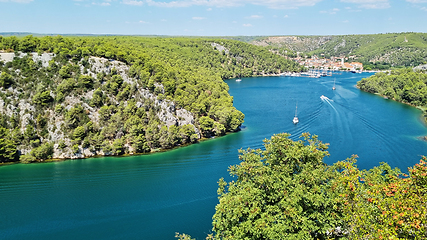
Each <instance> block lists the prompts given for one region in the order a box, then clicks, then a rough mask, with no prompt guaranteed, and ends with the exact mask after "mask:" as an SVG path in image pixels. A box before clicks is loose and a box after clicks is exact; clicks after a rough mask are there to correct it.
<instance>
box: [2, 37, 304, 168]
mask: <svg viewBox="0 0 427 240" xmlns="http://www.w3.org/2000/svg"><path fill="white" fill-rule="evenodd" d="M0 49H2V52H0V57H1V59H0V97H1V98H0V108H1V109H0V110H1V111H0V112H1V114H0V147H1V149H2V152H0V155H1V156H0V162H18V161H19V162H24V163H29V162H37V161H46V160H47V159H75V158H87V157H93V156H98V155H101V156H105V155H113V156H119V155H132V154H139V153H149V152H155V151H158V150H159V149H162V150H164V149H172V148H175V147H176V146H182V145H188V144H192V143H196V142H198V141H200V140H201V139H203V138H210V137H213V136H216V137H217V136H223V135H225V134H226V133H228V132H234V131H237V130H239V128H240V126H241V125H242V123H243V119H244V115H243V113H241V112H240V111H238V110H237V109H236V108H235V107H234V106H233V98H232V97H231V96H230V95H229V94H228V85H227V84H226V83H225V82H224V81H223V80H225V79H230V78H235V77H237V76H239V77H251V76H266V75H276V74H280V73H281V72H285V71H293V72H299V71H302V70H303V67H301V66H299V65H298V64H297V63H295V62H293V61H291V60H287V59H285V58H284V57H281V56H279V55H277V54H274V53H271V52H269V51H268V50H267V49H265V48H262V47H257V46H253V45H250V44H247V43H242V42H238V41H234V40H224V39H202V38H200V39H197V38H144V37H129V36H111V37H62V36H56V37H50V36H46V37H40V38H36V37H33V36H26V37H23V38H16V37H13V36H12V37H7V38H4V37H1V36H0Z"/></svg>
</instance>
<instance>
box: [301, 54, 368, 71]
mask: <svg viewBox="0 0 427 240" xmlns="http://www.w3.org/2000/svg"><path fill="white" fill-rule="evenodd" d="M353 58H354V56H350V57H331V58H330V59H326V58H319V57H317V56H316V55H313V56H312V57H311V58H302V57H297V58H294V60H295V61H296V62H298V63H299V64H301V65H303V66H304V67H306V68H309V69H321V70H348V71H363V64H362V63H360V62H346V61H348V60H349V59H353Z"/></svg>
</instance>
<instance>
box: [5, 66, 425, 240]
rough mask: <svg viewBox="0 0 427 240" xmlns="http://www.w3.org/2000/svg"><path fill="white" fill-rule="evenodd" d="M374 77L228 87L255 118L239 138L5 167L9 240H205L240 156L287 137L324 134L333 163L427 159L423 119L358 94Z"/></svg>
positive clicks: (400, 163)
mask: <svg viewBox="0 0 427 240" xmlns="http://www.w3.org/2000/svg"><path fill="white" fill-rule="evenodd" d="M369 75H370V74H368V73H363V74H352V73H342V74H334V75H333V76H332V77H324V78H319V79H313V78H296V77H266V78H244V79H243V80H242V81H241V82H236V81H234V80H229V81H227V83H228V84H229V86H230V94H231V95H232V96H234V104H235V106H236V108H238V109H239V110H241V111H242V112H243V113H244V114H245V115H246V117H245V123H244V126H243V128H242V131H240V132H238V133H234V134H230V135H228V136H225V137H221V138H217V139H212V140H209V141H206V142H202V143H200V144H195V145H192V146H188V147H184V148H179V149H176V150H173V151H169V152H165V153H156V154H152V155H144V156H134V157H121V158H118V157H107V158H92V159H85V160H70V161H64V162H56V163H45V164H29V165H23V164H17V165H11V166H4V167H0V239H43V240H48V239H55V240H56V239H91V240H92V239H175V238H174V234H175V232H182V233H188V234H191V235H192V236H193V237H196V238H198V239H204V237H205V236H206V234H208V233H210V231H211V228H212V226H211V222H212V215H213V214H214V212H215V205H216V204H217V202H218V199H217V195H216V190H217V181H218V179H219V178H221V177H225V178H226V179H230V177H229V175H228V172H227V168H228V166H229V165H232V164H238V163H239V160H238V152H237V151H238V149H241V148H243V149H246V148H248V147H250V148H260V147H262V140H263V139H265V138H270V137H271V135H273V134H275V133H280V132H288V133H290V134H292V138H293V139H298V136H300V135H301V133H303V132H310V133H312V134H316V135H318V136H319V138H320V140H322V141H323V142H327V143H330V148H329V152H330V154H331V155H330V157H327V158H325V162H326V163H329V164H331V163H334V162H336V161H338V160H343V159H346V158H348V157H350V156H351V155H352V154H357V155H358V156H359V160H358V166H359V167H360V168H371V167H373V166H377V165H378V164H379V162H388V163H389V164H390V165H391V166H393V167H399V168H401V169H402V170H406V169H407V167H409V166H411V165H414V164H415V163H416V162H418V161H419V159H420V158H421V155H423V154H426V150H427V144H426V142H423V141H421V140H419V139H418V138H419V137H420V136H423V135H427V131H426V128H425V126H424V125H423V123H422V122H421V120H420V114H421V112H420V111H419V110H417V109H414V108H411V107H408V106H406V105H404V104H400V103H397V102H394V101H391V100H386V99H383V98H381V97H379V96H376V95H372V94H368V93H364V92H361V91H359V90H358V89H357V88H355V87H354V86H355V84H356V82H357V81H358V80H360V79H361V78H362V77H367V76H369ZM334 79H335V82H336V87H337V89H336V90H335V91H333V90H332V86H333V82H334ZM321 95H324V96H325V97H326V98H324V99H323V100H322V99H321V98H320V96H321ZM296 104H298V117H299V121H300V122H299V123H298V124H297V125H294V124H293V123H292V118H293V117H294V114H295V106H296Z"/></svg>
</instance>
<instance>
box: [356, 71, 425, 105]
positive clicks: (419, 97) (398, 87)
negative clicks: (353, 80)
mask: <svg viewBox="0 0 427 240" xmlns="http://www.w3.org/2000/svg"><path fill="white" fill-rule="evenodd" d="M357 87H358V88H360V89H361V90H363V91H366V92H369V93H374V94H379V95H381V96H384V97H387V98H390V99H393V100H396V101H398V102H402V103H407V104H410V105H413V106H417V107H420V108H422V109H426V107H427V74H426V73H424V72H423V71H414V70H412V69H411V68H405V69H398V70H391V71H388V72H378V73H376V74H375V75H373V76H371V77H369V78H364V79H362V80H361V81H359V82H358V83H357Z"/></svg>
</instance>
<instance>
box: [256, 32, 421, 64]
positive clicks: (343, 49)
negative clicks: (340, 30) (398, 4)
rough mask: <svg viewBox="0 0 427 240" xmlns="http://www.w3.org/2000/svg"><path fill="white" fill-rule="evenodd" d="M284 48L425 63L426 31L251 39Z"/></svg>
mask: <svg viewBox="0 0 427 240" xmlns="http://www.w3.org/2000/svg"><path fill="white" fill-rule="evenodd" d="M251 44H254V45H260V46H275V47H283V48H288V49H290V50H292V51H295V52H303V53H306V54H309V55H311V54H316V55H319V56H321V54H323V55H324V56H325V57H330V56H344V55H345V56H356V58H357V59H358V61H361V62H365V63H369V62H381V63H385V64H388V65H390V66H392V67H400V66H417V65H420V64H424V63H426V62H427V33H388V34H370V35H341V36H277V37H264V38H261V39H257V40H254V41H252V42H251Z"/></svg>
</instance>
